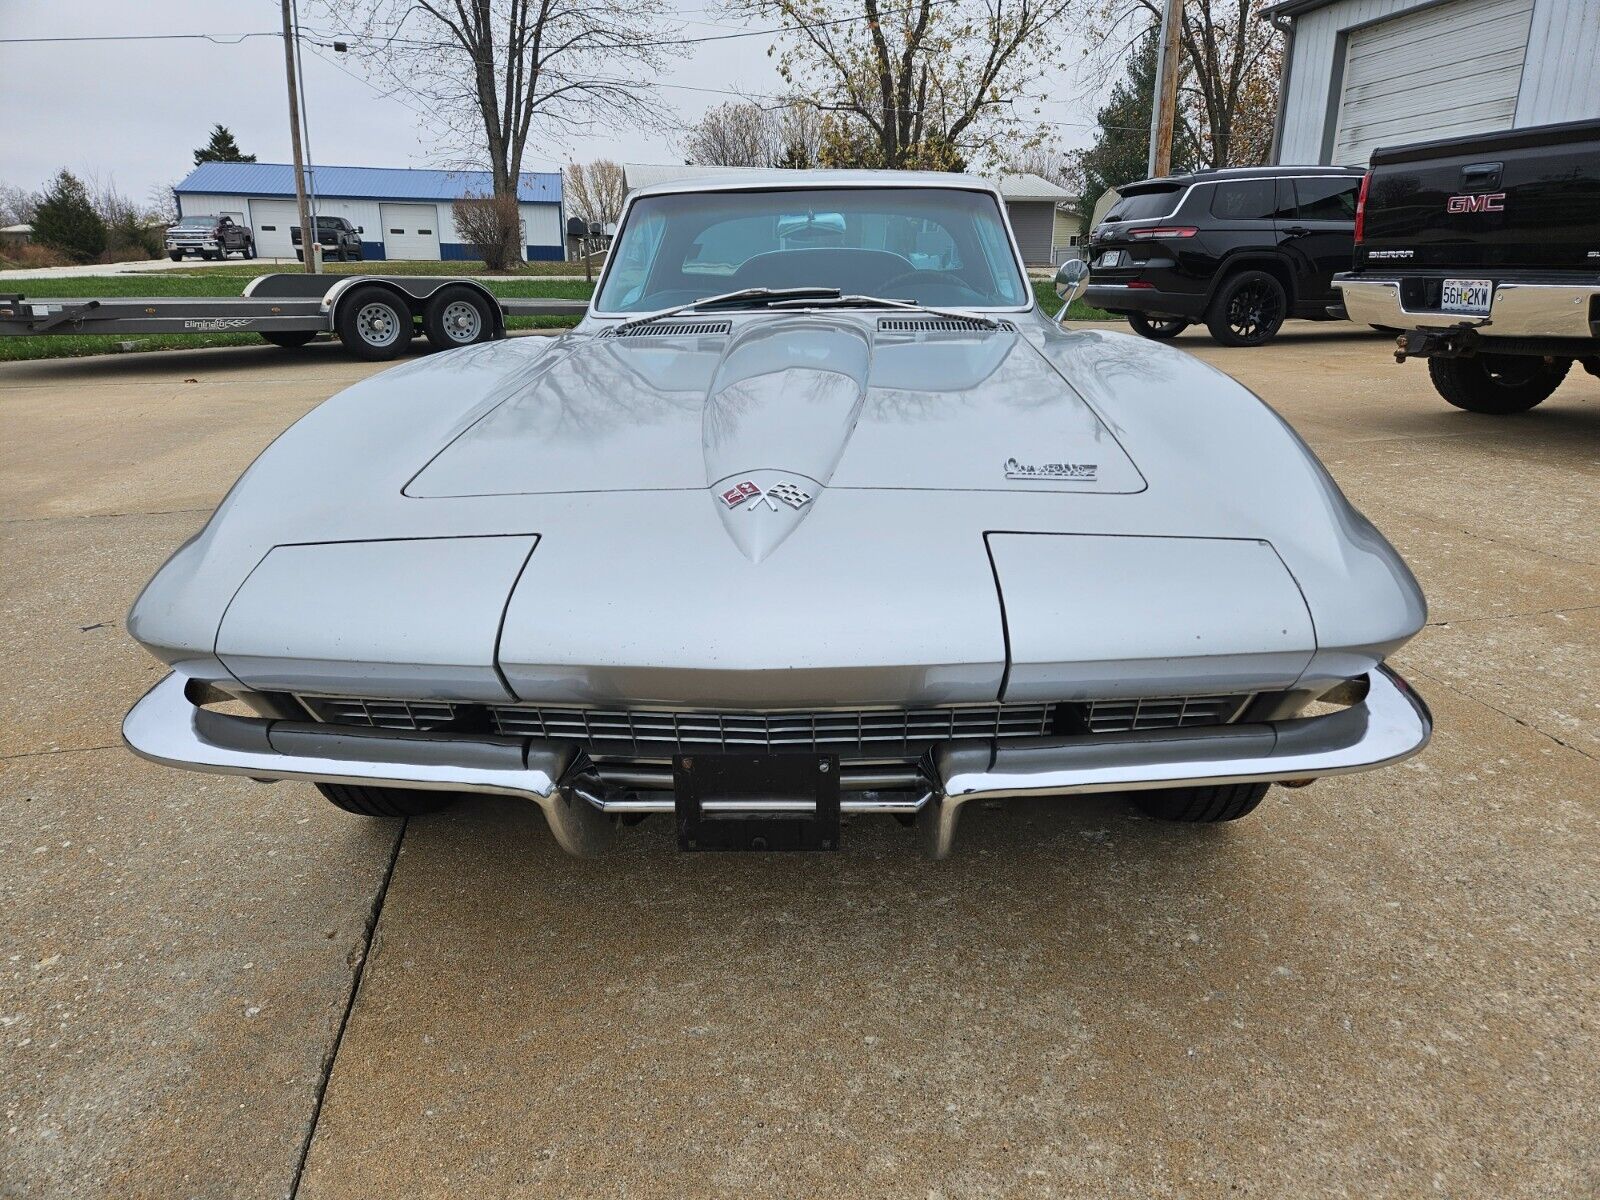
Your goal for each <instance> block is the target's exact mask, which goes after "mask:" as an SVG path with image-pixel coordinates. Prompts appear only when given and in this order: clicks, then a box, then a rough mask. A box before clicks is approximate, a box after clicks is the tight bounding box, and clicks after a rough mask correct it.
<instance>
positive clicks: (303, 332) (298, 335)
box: [261, 329, 317, 350]
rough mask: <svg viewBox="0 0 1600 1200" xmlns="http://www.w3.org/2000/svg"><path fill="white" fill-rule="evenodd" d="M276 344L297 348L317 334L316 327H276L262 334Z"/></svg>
mask: <svg viewBox="0 0 1600 1200" xmlns="http://www.w3.org/2000/svg"><path fill="white" fill-rule="evenodd" d="M261 336H262V337H263V338H264V339H265V340H267V341H269V342H271V343H272V344H273V345H274V346H282V347H283V348H284V349H285V350H297V349H299V348H300V347H301V346H304V345H305V344H306V343H307V342H309V341H311V339H312V338H314V337H316V336H317V331H316V330H315V329H276V330H273V331H272V332H271V333H263V334H262V335H261Z"/></svg>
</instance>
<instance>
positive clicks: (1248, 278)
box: [1206, 271, 1289, 346]
mask: <svg viewBox="0 0 1600 1200" xmlns="http://www.w3.org/2000/svg"><path fill="white" fill-rule="evenodd" d="M1288 312H1289V297H1288V296H1287V295H1286V294H1285V293H1284V290H1283V284H1281V283H1279V282H1278V280H1277V277H1276V276H1273V275H1269V274H1267V273H1266V272H1265V271H1240V272H1239V273H1238V274H1237V275H1234V276H1232V277H1230V278H1229V279H1227V280H1225V281H1223V284H1222V287H1221V288H1220V289H1218V291H1217V294H1216V296H1215V298H1214V299H1213V300H1212V301H1211V311H1210V312H1208V313H1207V314H1206V328H1207V329H1209V330H1210V331H1211V336H1212V337H1214V338H1216V339H1217V341H1218V342H1220V343H1221V344H1222V345H1224V346H1259V345H1261V344H1262V343H1264V342H1269V341H1271V340H1272V339H1273V337H1275V336H1276V335H1277V332H1278V330H1280V329H1282V328H1283V319H1284V317H1285V316H1287V315H1288Z"/></svg>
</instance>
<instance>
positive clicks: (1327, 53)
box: [1261, 0, 1600, 166]
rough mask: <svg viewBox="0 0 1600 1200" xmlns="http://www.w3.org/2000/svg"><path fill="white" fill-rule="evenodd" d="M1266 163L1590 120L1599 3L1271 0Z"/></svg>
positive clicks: (1266, 13) (1598, 107)
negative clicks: (1272, 126) (1270, 130)
mask: <svg viewBox="0 0 1600 1200" xmlns="http://www.w3.org/2000/svg"><path fill="white" fill-rule="evenodd" d="M1261 15H1262V16H1263V17H1264V18H1266V19H1268V20H1271V21H1273V22H1274V23H1275V24H1277V25H1278V26H1279V27H1280V28H1282V29H1284V30H1285V31H1286V33H1287V36H1288V39H1289V41H1288V53H1287V54H1286V55H1285V57H1284V86H1283V88H1282V92H1281V96H1280V99H1279V109H1278V124H1277V136H1276V147H1275V148H1276V161H1277V162H1280V163H1337V164H1340V165H1346V166H1364V165H1365V164H1366V162H1367V159H1368V158H1369V157H1370V155H1371V154H1372V151H1373V150H1374V149H1376V148H1377V147H1379V146H1394V145H1402V144H1404V143H1406V142H1418V141H1428V140H1432V139H1434V138H1446V137H1460V136H1464V135H1466V134H1471V133H1488V132H1493V131H1495V130H1501V129H1514V128H1522V127H1524V126H1528V125H1547V124H1550V123H1552V122H1556V121H1576V120H1580V119H1583V118H1586V117H1596V116H1600V0H1278V3H1275V4H1269V5H1268V6H1267V7H1266V8H1265V9H1264V10H1263V11H1262V14H1261Z"/></svg>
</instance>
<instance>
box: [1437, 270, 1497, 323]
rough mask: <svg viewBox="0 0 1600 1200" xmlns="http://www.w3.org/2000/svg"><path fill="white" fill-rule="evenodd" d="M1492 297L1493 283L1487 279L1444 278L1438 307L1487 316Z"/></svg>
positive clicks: (1451, 311)
mask: <svg viewBox="0 0 1600 1200" xmlns="http://www.w3.org/2000/svg"><path fill="white" fill-rule="evenodd" d="M1493 299H1494V283H1493V281H1491V280H1488V279H1446V280H1445V281H1444V295H1443V297H1442V298H1441V300H1440V304H1439V307H1440V308H1441V309H1443V310H1444V311H1445V312H1449V313H1464V314H1465V315H1467V316H1471V317H1487V316H1488V315H1489V304H1490V302H1491V301H1492V300H1493Z"/></svg>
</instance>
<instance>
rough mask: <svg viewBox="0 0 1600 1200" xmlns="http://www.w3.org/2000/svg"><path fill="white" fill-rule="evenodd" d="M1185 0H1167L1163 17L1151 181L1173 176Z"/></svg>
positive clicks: (1154, 103) (1152, 115) (1153, 111)
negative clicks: (1173, 146)
mask: <svg viewBox="0 0 1600 1200" xmlns="http://www.w3.org/2000/svg"><path fill="white" fill-rule="evenodd" d="M1182 33H1183V0H1167V4H1166V8H1165V10H1164V11H1163V12H1162V14H1161V49H1160V53H1159V56H1158V57H1157V59H1156V94H1155V96H1154V97H1153V98H1152V103H1151V105H1150V161H1149V164H1148V167H1149V171H1150V178H1152V179H1155V178H1157V177H1158V176H1161V175H1170V174H1172V126H1173V122H1174V121H1175V120H1176V118H1177V112H1178V58H1179V52H1180V38H1181V36H1182Z"/></svg>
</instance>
